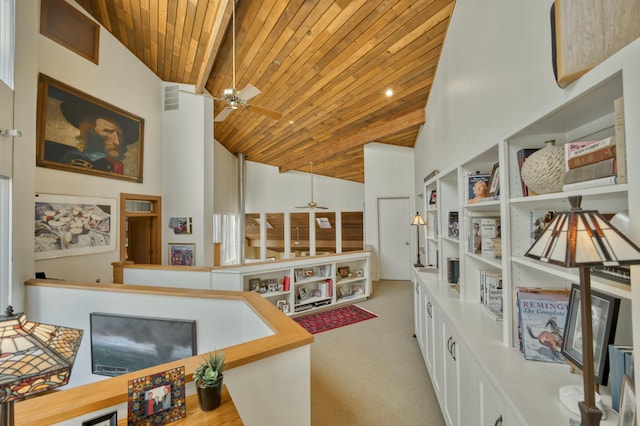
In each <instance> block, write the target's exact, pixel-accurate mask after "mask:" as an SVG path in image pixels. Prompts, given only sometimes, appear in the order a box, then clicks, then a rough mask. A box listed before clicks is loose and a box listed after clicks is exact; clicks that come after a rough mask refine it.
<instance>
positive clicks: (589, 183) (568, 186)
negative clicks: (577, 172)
mask: <svg viewBox="0 0 640 426" xmlns="http://www.w3.org/2000/svg"><path fill="white" fill-rule="evenodd" d="M617 179H618V178H617V176H607V177H603V178H598V179H591V180H585V181H582V182H575V183H565V184H564V185H563V186H562V190H563V191H574V190H577V189H586V188H596V187H598V186H607V185H615V184H616V183H617Z"/></svg>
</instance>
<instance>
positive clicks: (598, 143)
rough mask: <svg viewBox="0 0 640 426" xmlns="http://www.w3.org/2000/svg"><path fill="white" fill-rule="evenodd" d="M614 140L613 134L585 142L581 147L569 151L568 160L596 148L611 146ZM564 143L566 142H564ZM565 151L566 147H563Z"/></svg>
mask: <svg viewBox="0 0 640 426" xmlns="http://www.w3.org/2000/svg"><path fill="white" fill-rule="evenodd" d="M615 143H616V141H615V137H614V136H609V137H606V138H604V139H600V140H598V141H595V142H593V141H591V142H590V143H588V144H586V145H585V146H583V147H580V148H578V149H576V150H573V151H571V152H569V158H568V160H571V159H572V158H575V157H578V156H581V155H585V154H588V153H590V152H593V151H595V150H598V149H600V148H603V147H606V146H613V145H615ZM565 145H566V144H565ZM565 152H566V148H565Z"/></svg>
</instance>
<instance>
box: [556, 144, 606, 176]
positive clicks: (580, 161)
mask: <svg viewBox="0 0 640 426" xmlns="http://www.w3.org/2000/svg"><path fill="white" fill-rule="evenodd" d="M610 158H616V145H611V146H605V147H602V148H599V149H596V150H593V151H589V152H587V153H586V154H582V155H578V156H576V157H571V158H569V159H568V160H567V162H568V163H567V167H568V170H572V169H576V168H579V167H582V166H588V165H589V164H593V163H598V162H600V161H603V160H608V159H610Z"/></svg>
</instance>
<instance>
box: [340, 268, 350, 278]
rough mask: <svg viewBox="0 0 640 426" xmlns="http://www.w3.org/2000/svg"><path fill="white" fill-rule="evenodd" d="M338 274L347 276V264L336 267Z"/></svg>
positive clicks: (341, 276) (342, 276) (343, 276)
mask: <svg viewBox="0 0 640 426" xmlns="http://www.w3.org/2000/svg"><path fill="white" fill-rule="evenodd" d="M338 276H339V277H340V278H347V277H349V267H348V266H340V267H338Z"/></svg>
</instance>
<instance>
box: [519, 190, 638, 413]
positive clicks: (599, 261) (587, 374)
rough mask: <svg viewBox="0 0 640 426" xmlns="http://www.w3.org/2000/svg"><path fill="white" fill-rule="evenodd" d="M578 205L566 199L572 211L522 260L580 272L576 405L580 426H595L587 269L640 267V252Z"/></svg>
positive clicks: (597, 215)
mask: <svg viewBox="0 0 640 426" xmlns="http://www.w3.org/2000/svg"><path fill="white" fill-rule="evenodd" d="M581 201H582V197H581V196H575V197H569V203H570V204H571V210H569V211H564V212H559V213H557V214H556V216H555V217H554V218H553V220H552V221H551V223H549V225H548V226H547V227H546V228H545V229H544V231H543V232H542V234H541V235H540V237H538V239H537V240H536V241H535V242H534V243H533V245H532V246H531V247H530V248H529V250H528V251H527V252H526V253H525V256H527V257H531V258H533V259H536V260H539V261H541V262H547V263H551V264H554V265H559V266H563V267H565V268H579V271H580V288H581V291H580V309H581V321H582V330H583V333H582V334H583V339H582V373H583V385H584V401H581V402H580V403H579V404H578V405H579V408H580V413H581V416H582V423H581V424H582V425H598V424H600V418H601V417H602V412H601V411H600V410H599V409H598V408H597V407H596V405H595V377H594V362H593V329H592V317H591V272H590V267H591V266H598V265H605V266H614V265H636V264H640V249H639V248H638V247H637V246H636V245H635V244H634V243H633V242H631V241H630V240H629V239H628V238H627V237H625V236H624V234H622V233H621V232H620V231H618V230H617V229H616V228H615V227H614V226H613V225H611V224H610V223H609V222H608V221H607V220H606V219H605V218H604V217H603V216H602V215H601V214H600V213H598V212H597V211H595V210H582V209H581V208H580V203H581Z"/></svg>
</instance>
